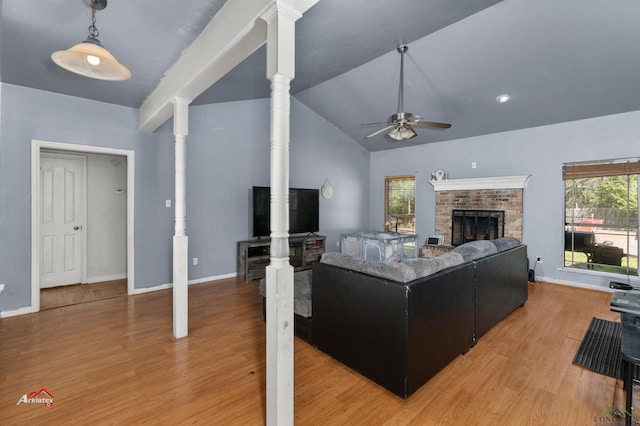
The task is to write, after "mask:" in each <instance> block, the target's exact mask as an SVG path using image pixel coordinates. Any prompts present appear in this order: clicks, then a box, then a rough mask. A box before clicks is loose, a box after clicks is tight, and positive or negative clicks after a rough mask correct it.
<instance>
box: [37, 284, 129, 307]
mask: <svg viewBox="0 0 640 426" xmlns="http://www.w3.org/2000/svg"><path fill="white" fill-rule="evenodd" d="M126 294H127V280H126V279H124V280H113V281H103V282H99V283H93V284H76V285H65V286H60V287H52V288H43V289H42V290H40V310H41V311H44V310H45V309H53V308H59V307H61V306H69V305H75V304H78V303H86V302H95V301H96V300H102V299H108V298H110V297H119V296H126Z"/></svg>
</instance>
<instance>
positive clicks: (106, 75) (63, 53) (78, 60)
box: [51, 39, 131, 81]
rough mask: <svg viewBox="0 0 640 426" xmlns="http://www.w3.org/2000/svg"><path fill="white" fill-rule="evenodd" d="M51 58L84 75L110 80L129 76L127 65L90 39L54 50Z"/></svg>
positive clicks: (125, 78)
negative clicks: (64, 48)
mask: <svg viewBox="0 0 640 426" xmlns="http://www.w3.org/2000/svg"><path fill="white" fill-rule="evenodd" d="M51 59H53V62H55V63H56V64H58V65H59V66H61V67H62V68H64V69H66V70H67V71H71V72H74V73H76V74H80V75H83V76H85V77H90V78H97V79H99V80H111V81H120V80H127V79H128V78H129V77H131V71H129V69H128V68H127V67H125V66H124V65H122V64H121V63H120V62H118V61H117V60H116V58H114V57H113V55H112V54H111V53H110V52H109V51H108V50H107V49H105V48H104V47H102V45H101V44H100V43H96V42H94V41H93V40H92V39H87V40H85V41H83V42H82V43H78V44H76V45H74V46H73V47H71V48H69V49H67V50H59V51H57V52H54V53H53V54H52V55H51Z"/></svg>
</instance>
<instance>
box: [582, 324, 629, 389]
mask: <svg viewBox="0 0 640 426" xmlns="http://www.w3.org/2000/svg"><path fill="white" fill-rule="evenodd" d="M620 336H621V329H620V323H619V322H613V321H607V320H603V319H600V318H592V319H591V324H589V328H588V329H587V333H586V334H585V335H584V339H582V343H581V344H580V348H578V352H577V353H576V356H575V358H573V363H574V364H577V365H580V366H582V367H585V368H588V369H589V370H591V371H595V372H596V373H599V374H604V375H605V376H609V377H615V378H617V379H622V354H621V352H620Z"/></svg>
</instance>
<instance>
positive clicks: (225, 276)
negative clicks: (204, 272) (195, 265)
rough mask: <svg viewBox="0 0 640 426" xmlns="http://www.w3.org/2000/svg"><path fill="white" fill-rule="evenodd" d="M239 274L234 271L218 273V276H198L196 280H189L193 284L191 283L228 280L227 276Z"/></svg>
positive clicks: (233, 276)
mask: <svg viewBox="0 0 640 426" xmlns="http://www.w3.org/2000/svg"><path fill="white" fill-rule="evenodd" d="M237 276H238V274H237V273H236V272H233V273H231V274H224V275H216V276H213V277H205V278H198V279H195V280H189V285H191V284H200V283H208V282H209V281H220V280H226V279H227V278H235V277H237Z"/></svg>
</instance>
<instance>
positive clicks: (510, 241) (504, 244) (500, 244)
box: [491, 237, 520, 253]
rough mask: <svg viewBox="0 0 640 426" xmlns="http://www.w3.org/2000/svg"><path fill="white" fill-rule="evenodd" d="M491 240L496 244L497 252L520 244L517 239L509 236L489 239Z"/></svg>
mask: <svg viewBox="0 0 640 426" xmlns="http://www.w3.org/2000/svg"><path fill="white" fill-rule="evenodd" d="M491 242H492V243H493V244H494V245H495V246H496V249H497V250H498V253H500V252H503V251H506V250H509V249H512V248H514V247H518V246H519V245H520V240H519V239H517V238H511V237H503V238H497V239H495V240H491Z"/></svg>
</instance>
